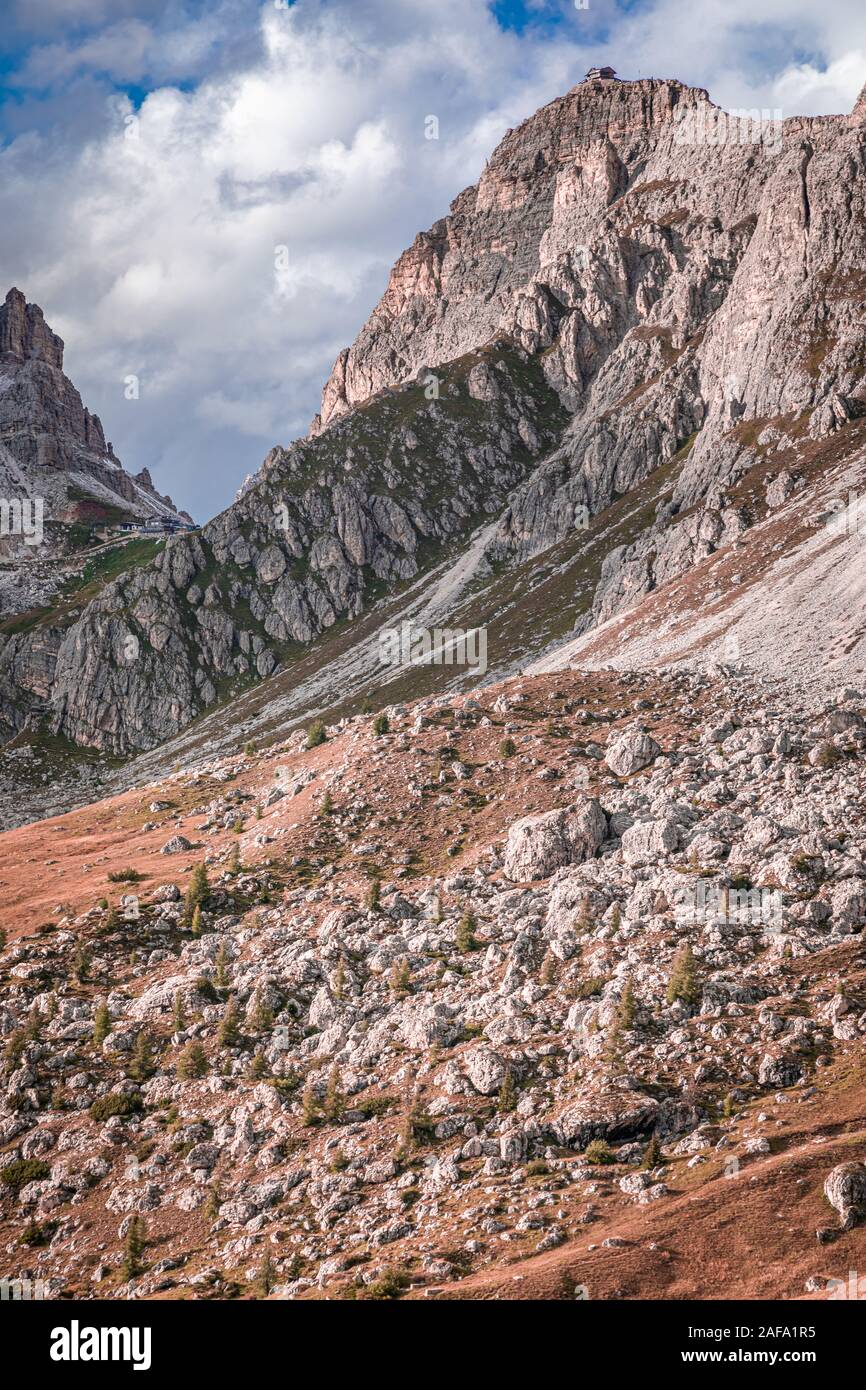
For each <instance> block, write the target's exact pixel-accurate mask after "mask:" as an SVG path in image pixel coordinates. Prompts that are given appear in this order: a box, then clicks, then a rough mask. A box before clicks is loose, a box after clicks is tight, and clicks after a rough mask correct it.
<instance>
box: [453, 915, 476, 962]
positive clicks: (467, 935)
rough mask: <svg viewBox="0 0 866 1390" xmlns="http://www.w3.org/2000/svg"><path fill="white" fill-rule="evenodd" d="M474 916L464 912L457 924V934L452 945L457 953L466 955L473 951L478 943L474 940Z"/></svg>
mask: <svg viewBox="0 0 866 1390" xmlns="http://www.w3.org/2000/svg"><path fill="white" fill-rule="evenodd" d="M475 925H476V924H475V916H474V914H473V913H472V912H464V914H463V916H462V917H461V918H460V921H459V922H458V924H457V932H456V935H455V938H454V944H455V946H456V947H457V950H458V951H461V952H463V953H464V954H466V953H467V952H469V951H474V950H475V948H476V946H477V945H478V942H477V941H476V939H475Z"/></svg>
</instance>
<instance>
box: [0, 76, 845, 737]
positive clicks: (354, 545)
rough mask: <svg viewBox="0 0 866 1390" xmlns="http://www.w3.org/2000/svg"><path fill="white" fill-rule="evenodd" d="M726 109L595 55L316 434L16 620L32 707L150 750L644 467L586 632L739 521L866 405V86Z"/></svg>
mask: <svg viewBox="0 0 866 1390" xmlns="http://www.w3.org/2000/svg"><path fill="white" fill-rule="evenodd" d="M715 112H716V108H714V107H712V106H711V104H710V103H709V100H708V98H707V96H706V93H704V92H702V91H699V90H696V89H691V88H687V87H684V86H683V85H682V84H680V83H678V82H674V81H660V80H646V81H640V82H622V83H620V82H608V81H602V80H600V81H590V82H586V83H583V84H581V85H580V86H578V87H577V88H575V89H574V90H573V91H571V92H569V93H568V94H567V95H566V96H565V97H563V98H561V99H559V100H558V101H555V102H553V103H551V104H550V105H549V106H547V107H545V108H543V109H542V110H541V111H539V112H538V113H536V115H535V116H533V117H532V118H530V120H528V121H526V122H525V123H524V124H523V125H522V126H520V127H519V128H518V129H517V130H516V131H512V132H510V133H509V134H508V135H507V136H506V138H505V139H504V140H503V141H502V143H501V145H500V146H499V148H498V149H497V150H496V151H495V152H494V154H493V156H492V157H491V159H490V161H489V163H488V165H487V167H486V168H485V171H484V174H483V175H482V177H481V179H480V180H479V183H478V185H477V186H475V187H474V188H470V189H467V190H466V191H465V192H464V193H462V194H461V195H460V197H459V198H458V199H457V200H456V201H455V203H454V205H453V207H452V211H451V214H450V216H449V217H447V218H445V219H444V220H443V221H442V222H440V223H437V224H436V225H435V227H434V228H432V229H431V231H430V232H429V233H427V234H425V235H423V236H421V237H419V239H418V240H417V241H416V243H415V245H414V246H413V247H412V248H411V249H410V251H408V252H407V253H406V254H405V255H404V256H403V257H402V258H401V260H400V262H399V263H398V265H397V267H395V270H394V272H393V274H392V277H391V281H390V283H389V286H388V289H387V291H386V293H385V295H384V297H383V300H382V302H381V304H380V305H379V307H378V308H377V310H376V311H375V313H374V314H373V316H372V318H371V320H370V322H369V323H368V324H367V325H366V326H365V327H364V329H363V330H362V332H361V333H360V335H359V337H358V340H357V342H356V343H355V345H354V346H353V347H352V348H351V349H349V350H348V351H347V352H346V353H344V354H342V355H341V357H340V359H339V360H338V363H337V365H336V367H335V370H334V373H333V374H332V377H331V380H330V381H329V383H328V385H327V387H326V389H325V393H324V399H323V407H322V413H321V416H320V417H318V419H317V421H316V422H314V427H313V431H312V434H311V437H310V439H308V440H306V441H301V442H299V443H296V444H294V445H292V446H291V447H290V448H289V449H277V450H275V451H273V453H272V454H271V455H270V456H269V458H268V460H267V461H266V463H265V465H264V467H263V469H262V471H261V473H260V475H259V476H258V478H257V479H256V480H255V481H254V483H253V485H252V486H251V487H250V488H248V489H247V490H246V491H245V492H244V494H243V496H242V497H241V498H240V500H239V501H238V502H237V503H236V504H235V505H234V506H233V507H231V508H229V510H228V511H227V512H226V513H224V514H223V515H222V516H220V517H218V518H216V519H215V520H214V521H213V522H212V523H210V525H209V526H208V527H206V528H204V531H203V532H202V534H201V536H200V537H197V538H195V539H192V540H189V539H177V540H174V541H172V542H170V543H169V545H168V546H167V547H166V551H165V554H164V555H163V556H160V557H159V558H158V559H157V560H156V561H154V562H153V563H152V564H151V565H150V566H145V567H143V568H141V569H140V570H138V571H136V572H135V573H134V574H132V575H130V576H129V577H123V578H121V579H119V580H117V581H116V582H115V583H114V584H113V585H110V586H108V587H106V588H105V589H104V590H103V592H102V593H101V594H100V596H99V597H98V599H97V600H96V601H95V602H94V603H92V604H90V605H89V606H88V607H87V608H85V609H84V611H83V612H80V613H79V612H76V614H75V615H74V620H69V619H68V618H67V619H64V621H63V622H62V623H59V624H58V623H55V622H53V621H52V619H51V617H50V616H48V617H46V619H45V620H44V621H43V622H42V623H41V624H40V625H39V626H38V628H35V629H34V630H32V631H28V632H24V633H19V634H18V635H16V636H15V637H14V638H13V639H12V640H10V641H9V642H7V644H6V646H5V648H4V650H3V652H2V653H0V681H2V685H3V691H4V695H3V701H2V709H3V717H4V718H5V720H6V723H7V727H8V728H9V731H10V732H15V731H20V730H21V729H22V728H33V727H42V728H44V729H45V730H46V731H48V732H49V733H50V734H51V735H53V736H61V737H63V738H66V739H69V740H72V741H73V743H77V744H81V745H88V746H91V747H94V748H98V749H102V750H104V751H106V752H110V753H112V754H120V755H127V754H128V753H130V752H132V751H135V750H138V749H147V748H152V747H154V746H156V745H157V744H158V743H160V742H161V741H163V740H165V739H167V738H171V737H173V736H175V735H178V734H179V733H180V732H181V731H182V730H183V729H184V727H185V726H186V725H187V724H188V723H189V722H190V721H191V720H193V719H194V718H196V717H197V716H200V715H201V714H202V713H203V712H205V711H206V710H207V709H208V708H213V707H214V706H215V705H217V704H218V703H219V702H221V701H224V700H225V699H227V698H229V697H230V696H232V695H236V694H237V693H238V691H239V690H241V689H242V688H243V687H245V686H248V685H249V684H250V683H251V682H252V681H255V680H258V679H260V678H262V677H269V676H270V678H271V680H273V679H274V676H273V673H274V672H275V671H276V670H277V669H281V670H283V671H290V670H291V668H292V665H293V664H294V663H295V662H298V661H301V660H303V652H302V649H303V647H304V646H305V645H306V644H308V643H310V642H311V641H313V642H320V641H321V640H322V635H323V634H324V633H327V632H328V631H329V630H330V631H334V630H335V629H336V628H337V627H338V626H339V625H340V624H341V623H343V622H345V621H347V620H348V621H351V622H352V623H353V624H356V623H357V622H358V619H359V617H360V616H361V615H362V613H367V612H369V611H370V608H371V605H372V604H374V603H376V602H377V601H379V600H380V599H381V598H382V597H383V596H384V595H386V594H395V595H398V596H399V594H400V593H401V592H403V591H404V590H405V589H406V587H407V586H409V585H411V584H412V583H413V582H414V583H417V582H419V581H420V580H423V578H424V576H425V574H427V573H428V572H431V571H432V569H433V568H435V565H436V563H437V562H439V563H443V562H447V563H451V564H453V563H454V562H455V560H457V557H459V556H462V560H460V561H458V563H457V568H458V569H460V566H461V564H464V565H465V563H466V562H467V561H468V562H469V563H470V565H471V568H472V573H473V575H474V576H475V578H476V579H479V580H480V579H482V578H483V577H484V575H485V573H487V574H488V575H489V574H490V573H494V574H496V573H498V572H500V571H501V570H502V567H503V566H504V567H509V566H515V565H516V566H519V565H521V564H525V563H527V562H531V563H537V564H538V565H541V566H543V565H544V563H545V557H547V556H548V555H552V554H553V548H554V547H556V546H563V545H564V546H569V545H571V544H572V543H573V541H574V538H575V534H576V528H577V530H578V531H580V529H581V528H582V527H583V526H584V525H585V522H586V517H587V514H589V515H590V516H591V517H592V518H593V519H594V520H593V524H595V522H596V521H597V522H598V526H599V527H600V529H601V531H602V532H604V531H605V530H606V529H607V518H608V514H609V512H610V510H611V508H615V507H617V506H619V505H621V501H622V499H623V498H624V497H628V496H630V495H631V494H632V493H633V492H635V490H636V489H640V488H641V487H643V486H644V485H645V484H648V485H649V488H650V496H649V497H648V498H646V499H645V500H644V503H643V512H642V514H641V516H640V518H638V519H639V520H641V522H642V530H643V535H642V536H641V535H629V536H627V537H626V538H625V540H624V541H623V543H622V544H621V545H617V546H614V547H613V549H612V551H611V553H610V554H608V555H607V556H605V557H604V560H603V564H602V567H601V569H600V570H599V569H598V567H597V566H596V564H595V562H594V561H593V563H592V565H590V566H589V571H588V573H585V574H583V575H582V576H581V577H580V578H579V580H578V583H577V585H576V588H575V589H574V590H573V591H569V589H568V586H567V585H564V586H563V591H562V592H560V594H559V595H558V599H557V607H556V612H557V614H562V615H563V616H564V617H567V618H569V620H570V621H571V623H576V624H577V626H578V631H585V630H586V628H587V627H589V626H590V625H592V624H593V623H596V622H598V621H604V620H606V619H608V618H610V617H611V616H613V615H614V614H616V613H619V612H621V611H622V610H623V609H624V608H626V607H628V606H630V605H631V604H633V603H634V602H635V600H636V599H640V598H642V597H643V595H645V594H646V593H647V592H649V591H651V590H653V589H655V588H658V587H660V586H663V585H665V584H667V583H669V582H671V581H673V580H676V579H677V577H678V576H680V575H683V574H685V573H687V572H688V571H689V570H690V569H691V568H692V567H693V566H694V565H695V564H696V563H698V562H700V561H701V560H703V559H705V558H706V557H707V556H709V555H712V554H714V553H716V552H719V551H723V550H725V549H727V548H728V547H730V546H732V545H737V544H740V543H742V542H743V537H744V535H746V534H747V533H748V532H749V530H750V527H751V526H752V524H753V521H754V520H755V519H756V517H755V516H754V515H753V514H752V513H750V512H749V510H748V509H747V508H745V507H743V506H738V505H736V504H735V503H732V501H731V497H732V494H733V493H735V492H736V489H737V488H738V487H739V486H740V485H741V484H742V483H743V480H744V479H745V478H747V477H748V476H749V475H751V474H753V473H754V470H756V469H764V470H765V469H766V464H767V461H768V457H769V459H770V462H771V463H772V462H775V463H776V464H777V467H778V471H779V473H782V472H783V471H785V469H786V467H787V468H788V471H790V467H789V465H790V458H789V457H788V455H787V454H786V448H788V447H789V446H790V447H791V448H796V447H798V445H799V444H801V443H803V442H805V443H808V442H809V441H818V442H821V441H827V442H828V443H829V444H830V445H831V446H832V447H833V448H835V447H836V446H837V444H838V443H839V442H840V441H841V440H843V439H844V438H845V437H846V436H847V435H848V434H849V433H850V431H851V430H852V428H853V427H856V424H857V420H858V417H859V414H860V412H861V409H862V399H863V381H864V372H866V362H864V359H863V351H862V332H861V330H860V327H859V320H858V313H859V301H860V298H861V294H860V287H861V282H862V279H863V275H864V273H866V246H864V225H866V223H864V201H863V200H864V194H863V189H864V186H866V185H864V180H863V178H862V169H863V148H864V144H863V137H864V104H863V102H862V101H861V102H860V103H858V105H857V107H856V108H855V111H854V112H853V113H852V115H851V116H845V117H843V116H840V117H832V118H829V117H828V118H814V119H801V118H795V119H791V120H786V121H785V122H784V123H782V124H781V126H780V128H778V129H776V128H773V129H771V130H759V131H757V132H755V131H754V130H751V128H745V129H744V131H743V132H737V138H735V139H729V140H728V141H726V142H725V143H723V144H722V145H718V144H709V143H707V142H704V143H700V142H699V141H698V142H697V143H689V141H690V140H691V139H692V136H691V135H690V134H689V132H690V131H693V130H695V129H700V128H701V126H700V121H701V120H704V119H705V118H712V117H713V115H714V113H715ZM683 113H685V117H686V118H687V119H683ZM828 462H832V459H830V457H829V456H828ZM655 480H657V489H658V490H657V495H656V496H655V498H653V497H652V488H653V486H655V485H656V481H655ZM782 486H784V485H783V484H782ZM647 513H648V514H647ZM757 519H760V517H758V518H757ZM479 527H481V528H482V529H481V532H480V533H479V530H478V528H479ZM578 540H579V541H582V535H579V536H578ZM768 559H769V557H768V556H767V555H766V554H764V560H768ZM587 583H590V584H591V588H592V592H591V593H587ZM557 635H558V636H560V637H561V636H562V635H563V634H562V633H559V634H557ZM132 639H134V640H132ZM130 648H132V649H133V650H135V652H136V657H135V659H134V660H133V661H130V660H129V659H128V658H127V657H126V656H125V653H126V652H127V651H128V650H129V649H130ZM513 657H514V653H512V659H513ZM155 692H159V693H160V699H158V700H157V699H156V698H154V696H155Z"/></svg>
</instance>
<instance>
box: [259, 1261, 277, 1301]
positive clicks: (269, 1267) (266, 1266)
mask: <svg viewBox="0 0 866 1390" xmlns="http://www.w3.org/2000/svg"><path fill="white" fill-rule="evenodd" d="M275 1282H276V1280H275V1278H274V1265H273V1261H272V1259H271V1252H270V1250H269V1249H266V1250H265V1257H264V1259H263V1260H262V1263H261V1266H260V1267H259V1272H258V1274H257V1276H256V1293H257V1294H258V1296H259V1298H267V1297H268V1294H269V1293H270V1292H271V1289H272V1288H273V1287H274V1284H275Z"/></svg>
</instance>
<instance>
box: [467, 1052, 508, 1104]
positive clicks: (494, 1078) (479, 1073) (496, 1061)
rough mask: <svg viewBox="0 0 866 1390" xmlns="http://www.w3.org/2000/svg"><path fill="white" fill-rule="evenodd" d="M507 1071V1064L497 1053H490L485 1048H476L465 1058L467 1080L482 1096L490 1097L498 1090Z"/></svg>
mask: <svg viewBox="0 0 866 1390" xmlns="http://www.w3.org/2000/svg"><path fill="white" fill-rule="evenodd" d="M507 1070H508V1068H507V1064H506V1063H505V1061H504V1059H503V1058H502V1057H500V1055H499V1053H498V1052H490V1051H489V1050H488V1049H487V1048H486V1047H479V1048H476V1050H475V1051H474V1052H470V1053H469V1055H468V1057H467V1058H466V1071H467V1073H468V1076H469V1080H470V1081H471V1082H472V1085H473V1086H474V1087H475V1089H476V1091H480V1093H481V1095H482V1096H492V1095H494V1094H495V1093H496V1092H497V1091H498V1090H499V1088H500V1086H501V1085H502V1082H503V1080H504V1079H505V1073H506V1071H507Z"/></svg>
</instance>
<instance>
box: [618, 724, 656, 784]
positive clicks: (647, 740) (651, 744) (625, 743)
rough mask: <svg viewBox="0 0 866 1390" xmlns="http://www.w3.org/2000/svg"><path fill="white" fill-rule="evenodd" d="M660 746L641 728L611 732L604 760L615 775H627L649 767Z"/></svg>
mask: <svg viewBox="0 0 866 1390" xmlns="http://www.w3.org/2000/svg"><path fill="white" fill-rule="evenodd" d="M661 751H662V750H661V748H660V746H659V745H658V744H657V743H656V741H655V739H654V738H651V737H650V735H649V734H645V733H644V732H643V731H642V730H641V729H626V730H625V732H624V733H620V734H617V733H613V734H611V736H610V738H609V739H608V742H607V748H606V749H605V754H604V760H605V762H606V763H607V765H608V767H609V768H610V770H611V772H615V773H616V775H617V777H628V776H629V774H630V773H632V772H639V771H640V770H641V768H643V767H649V765H650V763H651V762H652V761H653V759H654V758H657V757H658V755H659V753H660V752H661Z"/></svg>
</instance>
